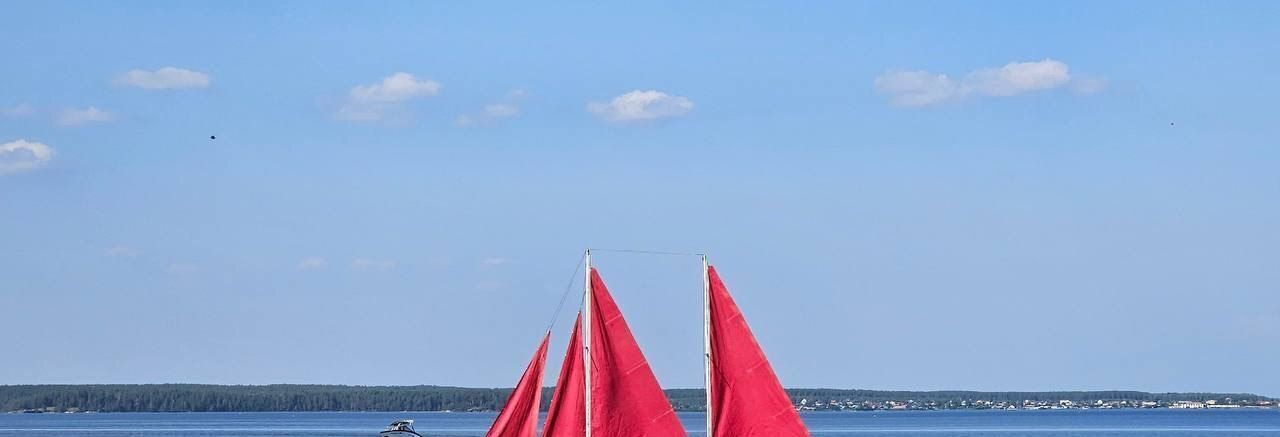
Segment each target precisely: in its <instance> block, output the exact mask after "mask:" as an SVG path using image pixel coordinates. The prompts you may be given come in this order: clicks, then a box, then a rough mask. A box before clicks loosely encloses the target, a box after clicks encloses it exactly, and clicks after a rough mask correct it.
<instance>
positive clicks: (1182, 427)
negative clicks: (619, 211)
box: [0, 409, 1280, 437]
mask: <svg viewBox="0 0 1280 437" xmlns="http://www.w3.org/2000/svg"><path fill="white" fill-rule="evenodd" d="M493 417H494V415H493V414H492V413H413V412H406V413H113V414H0V436H79V435H83V436H95V437H120V436H146V437H160V436H235V437H249V436H342V437H347V436H353V437H354V436H366V437H367V436H376V435H377V434H378V431H380V430H381V429H382V427H383V426H385V425H386V424H387V423H390V422H391V421H392V420H396V419H414V420H416V421H417V422H416V425H417V429H418V431H419V432H422V433H424V434H425V435H428V436H439V437H446V436H455V437H462V436H483V435H484V432H485V431H486V429H487V428H488V426H489V423H490V422H491V421H492V420H493ZM680 417H681V419H682V420H684V422H685V427H686V428H688V429H689V430H690V435H702V433H698V432H696V431H695V430H697V429H700V428H701V426H702V422H701V421H702V420H703V419H702V416H701V415H700V414H696V413H694V414H684V413H682V414H681V415H680ZM804 419H805V423H806V424H808V426H809V429H810V431H812V433H813V434H814V435H818V436H831V437H835V436H862V437H872V436H896V437H902V436H911V435H922V436H931V437H980V436H1001V437H1011V436H1024V435H1030V436H1043V437H1050V436H1052V437H1068V436H1072V437H1075V436H1091V437H1094V436H1099V437H1105V436H1124V437H1145V436H1201V435H1211V436H1224V437H1225V436H1242V437H1249V436H1280V410H1276V409H1272V410H1120V411H1114V410H1113V411H1105V410H1084V411H1081V410H1074V411H1073V410H1058V411H920V412H915V411H895V412H874V413H873V412H856V413H807V414H804Z"/></svg>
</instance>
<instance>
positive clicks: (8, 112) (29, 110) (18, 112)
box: [0, 103, 36, 118]
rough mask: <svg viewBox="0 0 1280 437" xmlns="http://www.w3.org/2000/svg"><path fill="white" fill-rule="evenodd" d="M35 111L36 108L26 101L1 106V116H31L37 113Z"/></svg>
mask: <svg viewBox="0 0 1280 437" xmlns="http://www.w3.org/2000/svg"><path fill="white" fill-rule="evenodd" d="M35 113H36V108H35V107H33V106H31V105H29V104H26V103H19V104H17V105H13V106H9V107H5V108H0V117H6V118H20V117H29V116H32V115H35Z"/></svg>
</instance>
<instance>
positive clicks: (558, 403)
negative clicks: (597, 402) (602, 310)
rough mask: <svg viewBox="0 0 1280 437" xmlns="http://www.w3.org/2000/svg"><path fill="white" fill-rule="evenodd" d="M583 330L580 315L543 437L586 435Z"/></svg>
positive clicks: (566, 352)
mask: <svg viewBox="0 0 1280 437" xmlns="http://www.w3.org/2000/svg"><path fill="white" fill-rule="evenodd" d="M581 327H582V314H578V320H577V322H575V323H574V324H573V333H572V334H570V335H569V349H568V350H567V351H565V353H564V364H562V365H561V367H560V379H559V380H557V381H556V390H555V392H553V394H552V395H551V409H549V410H547V423H546V424H545V425H543V427H542V437H582V436H584V435H586V434H587V431H586V430H587V404H586V399H585V392H586V389H587V388H586V377H585V375H584V373H583V366H582V334H581V331H579V329H580V328H581Z"/></svg>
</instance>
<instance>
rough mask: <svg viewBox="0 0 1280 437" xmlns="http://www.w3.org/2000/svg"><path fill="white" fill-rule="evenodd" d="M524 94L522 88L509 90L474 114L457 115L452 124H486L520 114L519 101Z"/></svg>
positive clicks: (466, 125) (468, 125) (463, 125)
mask: <svg viewBox="0 0 1280 437" xmlns="http://www.w3.org/2000/svg"><path fill="white" fill-rule="evenodd" d="M525 95H527V93H525V91H524V90H521V89H514V90H511V91H509V92H507V95H506V96H504V97H503V98H502V100H500V101H497V102H494V103H490V104H487V105H485V106H484V108H481V109H480V111H478V112H476V113H474V114H462V115H459V116H458V117H457V118H455V119H454V124H455V125H458V126H462V127H470V126H480V125H488V124H492V123H494V122H496V121H498V120H502V119H505V118H511V117H515V116H517V115H520V102H521V101H522V100H524V97H525Z"/></svg>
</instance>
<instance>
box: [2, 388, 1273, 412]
mask: <svg viewBox="0 0 1280 437" xmlns="http://www.w3.org/2000/svg"><path fill="white" fill-rule="evenodd" d="M787 391H788V393H789V394H790V395H791V398H792V399H793V400H795V401H797V402H799V401H800V400H801V399H814V400H817V399H821V400H831V399H840V400H853V401H856V402H863V401H872V402H878V401H887V400H905V399H914V400H915V401H919V402H927V401H936V402H940V403H942V402H949V401H960V400H975V399H983V400H988V401H992V402H1001V401H1004V402H1021V401H1023V400H1028V399H1029V400H1044V401H1058V400H1070V401H1073V402H1078V403H1079V402H1093V401H1095V400H1100V399H1101V400H1140V401H1162V402H1175V401H1182V400H1190V401H1197V400H1207V399H1221V398H1225V397H1230V398H1234V399H1236V400H1258V399H1263V400H1265V399H1266V398H1265V397H1261V396H1257V395H1251V394H1215V393H1144V392H1135V391H1093V392H970V391H932V392H912V391H877V390H837V389H789V390H787ZM510 392H511V389H509V388H507V389H484V388H463V387H443V386H430V385H420V386H394V387H393V386H345V385H196V384H150V385H0V411H24V410H42V409H43V410H47V411H100V412H158V411H445V410H452V411H489V410H497V409H499V408H501V407H502V403H503V402H504V401H505V400H506V398H507V396H508V395H509V394H510ZM666 392H667V396H668V398H670V399H671V402H672V405H674V406H675V407H676V409H677V410H681V411H698V410H701V409H702V408H703V404H704V402H705V400H704V399H703V391H702V390H701V389H674V390H667V391H666ZM550 399H551V389H550V388H548V389H546V391H545V392H544V395H543V397H542V400H543V408H544V409H545V408H546V404H547V403H549V402H550Z"/></svg>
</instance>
